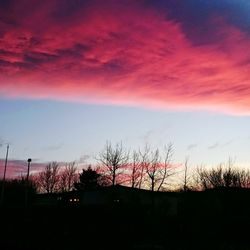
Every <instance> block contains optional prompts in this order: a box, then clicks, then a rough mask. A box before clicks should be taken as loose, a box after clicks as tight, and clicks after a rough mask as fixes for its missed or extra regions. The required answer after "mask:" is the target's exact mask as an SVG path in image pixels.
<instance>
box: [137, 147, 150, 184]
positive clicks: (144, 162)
mask: <svg viewBox="0 0 250 250" xmlns="http://www.w3.org/2000/svg"><path fill="white" fill-rule="evenodd" d="M149 153H150V147H149V146H148V145H147V144H146V145H145V147H144V151H141V150H139V157H140V165H139V167H140V177H139V183H138V188H139V189H141V187H142V185H143V181H144V179H145V174H146V169H147V168H148V165H149V164H150V163H149Z"/></svg>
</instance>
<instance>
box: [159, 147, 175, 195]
mask: <svg viewBox="0 0 250 250" xmlns="http://www.w3.org/2000/svg"><path fill="white" fill-rule="evenodd" d="M163 157H164V163H163V166H162V168H161V169H160V175H161V180H160V184H159V186H158V189H157V191H160V189H161V188H162V185H163V184H165V181H166V180H167V178H168V177H170V176H172V175H174V174H175V171H174V168H173V167H172V166H171V161H172V157H173V144H172V143H169V144H168V145H166V146H165V147H164V156H163Z"/></svg>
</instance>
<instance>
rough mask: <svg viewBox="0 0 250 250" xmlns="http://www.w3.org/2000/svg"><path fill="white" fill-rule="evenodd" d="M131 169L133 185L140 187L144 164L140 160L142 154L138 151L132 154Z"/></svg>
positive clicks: (133, 186)
mask: <svg viewBox="0 0 250 250" xmlns="http://www.w3.org/2000/svg"><path fill="white" fill-rule="evenodd" d="M128 166H129V168H130V169H129V170H130V182H131V187H132V188H135V187H138V186H139V184H140V180H141V170H142V165H141V162H140V154H139V153H138V152H136V151H134V152H133V154H132V162H131V163H130V164H128Z"/></svg>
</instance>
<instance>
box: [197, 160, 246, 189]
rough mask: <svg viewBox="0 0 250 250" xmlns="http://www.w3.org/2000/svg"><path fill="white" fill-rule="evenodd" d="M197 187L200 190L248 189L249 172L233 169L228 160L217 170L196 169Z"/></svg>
mask: <svg viewBox="0 0 250 250" xmlns="http://www.w3.org/2000/svg"><path fill="white" fill-rule="evenodd" d="M197 176H198V181H199V185H200V186H201V188H202V189H205V190H206V189H212V188H249V187H250V172H249V171H246V170H240V169H236V168H233V166H232V162H231V161H230V160H229V162H228V164H227V165H226V166H225V165H223V164H220V165H219V166H218V167H217V168H212V169H209V170H206V169H204V168H198V169H197Z"/></svg>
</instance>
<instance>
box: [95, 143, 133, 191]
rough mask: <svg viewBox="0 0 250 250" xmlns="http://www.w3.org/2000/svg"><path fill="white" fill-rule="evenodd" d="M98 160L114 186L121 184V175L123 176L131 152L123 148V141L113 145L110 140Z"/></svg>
mask: <svg viewBox="0 0 250 250" xmlns="http://www.w3.org/2000/svg"><path fill="white" fill-rule="evenodd" d="M98 160H99V162H100V163H101V167H102V168H103V174H104V175H105V176H106V177H107V179H109V181H110V182H111V184H112V186H114V185H116V184H120V183H121V182H122V180H121V178H120V179H119V177H121V175H122V171H123V168H124V167H125V166H126V165H127V163H128V160H129V154H128V152H127V151H126V150H125V149H124V148H123V146H122V143H120V144H116V145H115V146H114V147H113V146H112V144H111V143H110V142H107V144H106V146H105V148H104V150H103V151H102V152H101V153H100V155H99V157H98Z"/></svg>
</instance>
